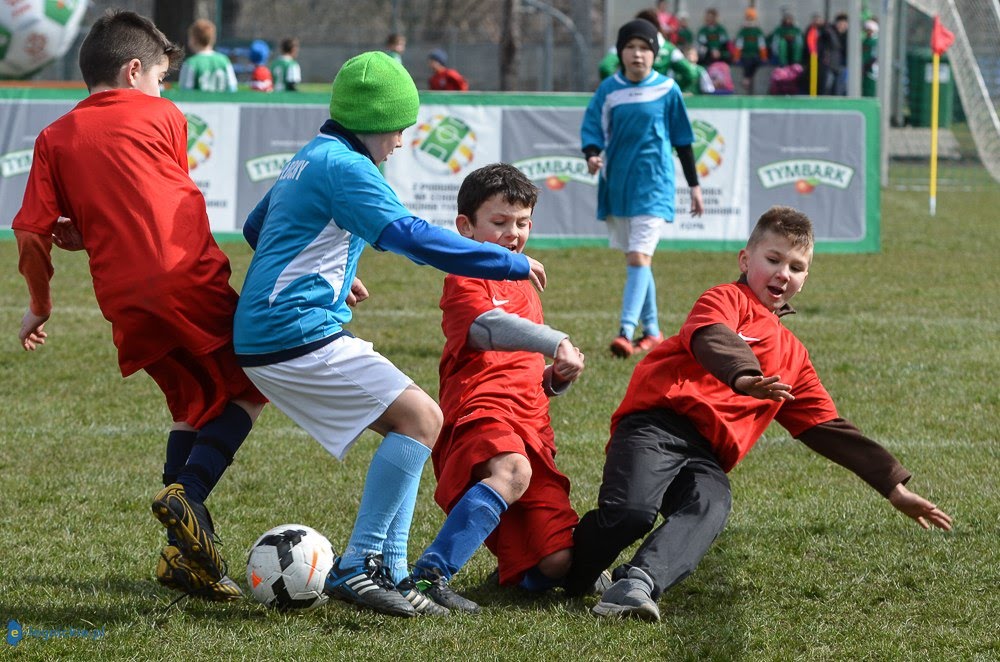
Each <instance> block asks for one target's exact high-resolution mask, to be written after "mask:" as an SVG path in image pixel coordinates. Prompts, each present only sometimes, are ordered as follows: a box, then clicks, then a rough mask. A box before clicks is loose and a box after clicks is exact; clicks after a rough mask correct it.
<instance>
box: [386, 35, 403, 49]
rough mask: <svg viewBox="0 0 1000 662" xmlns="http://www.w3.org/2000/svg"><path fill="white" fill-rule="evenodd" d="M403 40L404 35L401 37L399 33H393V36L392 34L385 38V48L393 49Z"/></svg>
mask: <svg viewBox="0 0 1000 662" xmlns="http://www.w3.org/2000/svg"><path fill="white" fill-rule="evenodd" d="M403 39H404V37H403V35H401V34H400V33H398V32H393V33H392V34H390V35H389V36H388V37H386V38H385V46H386V48H391V47H393V46H395V45H397V44H399V43H400V42H402V41H403Z"/></svg>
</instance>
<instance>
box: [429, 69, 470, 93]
mask: <svg viewBox="0 0 1000 662" xmlns="http://www.w3.org/2000/svg"><path fill="white" fill-rule="evenodd" d="M427 86H428V87H430V89H432V90H450V91H452V92H465V91H466V90H468V89H469V83H468V81H466V80H465V78H464V77H463V76H462V74H460V73H458V72H457V71H455V70H454V69H442V70H441V71H437V72H435V73H433V74H431V77H430V79H429V80H428V81H427Z"/></svg>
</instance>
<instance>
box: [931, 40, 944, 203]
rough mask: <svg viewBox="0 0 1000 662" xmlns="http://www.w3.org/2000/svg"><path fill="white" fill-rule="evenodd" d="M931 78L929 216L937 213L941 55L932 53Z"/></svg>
mask: <svg viewBox="0 0 1000 662" xmlns="http://www.w3.org/2000/svg"><path fill="white" fill-rule="evenodd" d="M932 62H933V64H932V66H933V73H932V78H931V199H930V206H931V216H934V215H935V214H936V213H937V157H938V84H939V82H940V80H939V78H938V74H939V68H940V66H941V56H940V55H938V54H937V53H934V55H933V60H932Z"/></svg>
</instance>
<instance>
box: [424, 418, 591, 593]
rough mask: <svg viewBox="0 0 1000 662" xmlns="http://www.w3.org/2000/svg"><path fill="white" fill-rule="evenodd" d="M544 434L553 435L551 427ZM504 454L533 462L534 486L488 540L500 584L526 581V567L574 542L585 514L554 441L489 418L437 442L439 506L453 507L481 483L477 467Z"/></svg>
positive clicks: (518, 501)
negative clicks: (577, 507)
mask: <svg viewBox="0 0 1000 662" xmlns="http://www.w3.org/2000/svg"><path fill="white" fill-rule="evenodd" d="M540 433H541V435H539V436H547V437H548V438H549V439H551V435H552V431H551V429H550V428H548V427H547V426H546V429H545V430H542V431H540ZM532 442H534V443H532ZM439 448H440V450H439ZM501 453H518V454H520V455H523V456H524V457H526V458H528V462H530V463H531V482H530V483H529V484H528V489H527V490H526V491H525V493H524V494H523V495H522V496H521V498H520V499H518V500H517V501H516V502H515V503H513V504H512V505H511V506H510V507H509V508H508V509H507V510H506V512H504V513H503V515H501V516H500V524H499V525H498V526H497V528H496V529H495V530H494V531H493V533H492V534H490V536H489V537H488V538H487V539H486V547H487V549H489V550H490V551H491V552H493V554H494V555H495V556H496V557H497V563H498V565H499V568H500V583H501V584H503V585H510V584H517V583H518V582H520V581H521V577H522V576H523V575H524V573H525V571H527V570H529V569H531V568H533V567H535V566H536V565H538V562H539V561H541V560H542V559H543V558H545V557H546V556H548V555H550V554H554V553H555V552H558V551H559V550H562V549H569V548H570V547H572V546H573V529H574V528H575V527H576V525H577V522H578V521H579V518H578V517H577V514H576V511H574V510H573V507H572V506H571V505H570V501H569V489H570V485H569V479H568V478H567V477H566V476H564V475H563V474H562V473H561V472H560V471H559V469H557V468H556V464H555V454H554V452H553V451H552V449H551V447H550V445H547V444H544V443H542V442H541V441H540V439H534V440H533V439H530V438H529V439H525V438H523V437H522V436H520V435H519V434H518V433H517V432H515V431H514V429H513V428H512V427H511V426H510V425H508V424H506V423H504V422H502V421H498V420H495V419H488V418H487V419H476V420H472V421H468V422H463V423H462V424H461V425H460V426H458V427H456V428H455V429H454V430H453V431H452V433H451V435H450V436H449V438H448V439H442V440H440V441H439V442H438V444H437V445H435V448H434V475H435V476H436V477H437V479H438V487H437V490H435V492H434V499H435V500H436V501H437V502H438V505H440V506H441V508H443V509H444V511H445V512H451V509H452V508H453V507H454V506H455V504H456V503H458V501H459V499H461V498H462V495H463V494H464V493H465V492H466V491H467V490H468V489H469V488H470V487H471V486H472V485H473V484H474V483H475V482H476V479H475V478H474V477H473V473H474V472H475V469H476V467H477V466H478V465H480V464H482V463H484V462H486V461H488V460H490V459H491V458H493V457H496V456H497V455H500V454H501Z"/></svg>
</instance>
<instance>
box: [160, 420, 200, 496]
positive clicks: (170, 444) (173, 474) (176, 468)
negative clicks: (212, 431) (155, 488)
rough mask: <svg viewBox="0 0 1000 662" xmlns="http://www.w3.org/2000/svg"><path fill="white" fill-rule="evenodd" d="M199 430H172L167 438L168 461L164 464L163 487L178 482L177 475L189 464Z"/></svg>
mask: <svg viewBox="0 0 1000 662" xmlns="http://www.w3.org/2000/svg"><path fill="white" fill-rule="evenodd" d="M197 437H198V431H197V430H171V431H170V434H169V435H168V436H167V459H166V461H165V462H164V463H163V486H164V487H166V486H167V485H172V484H173V483H176V482H177V474H179V473H180V472H181V469H183V468H184V465H185V464H187V461H188V456H189V455H191V447H192V446H194V440H195V439H196V438H197Z"/></svg>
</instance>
